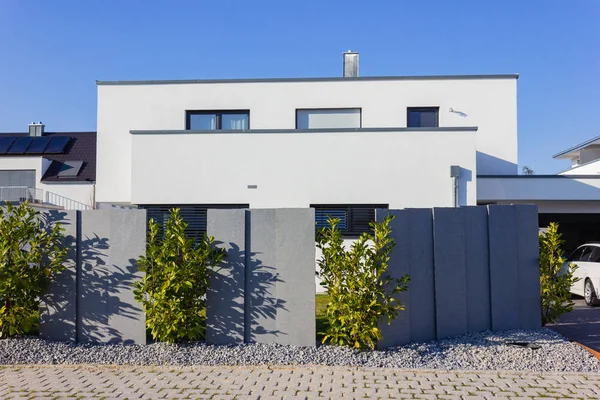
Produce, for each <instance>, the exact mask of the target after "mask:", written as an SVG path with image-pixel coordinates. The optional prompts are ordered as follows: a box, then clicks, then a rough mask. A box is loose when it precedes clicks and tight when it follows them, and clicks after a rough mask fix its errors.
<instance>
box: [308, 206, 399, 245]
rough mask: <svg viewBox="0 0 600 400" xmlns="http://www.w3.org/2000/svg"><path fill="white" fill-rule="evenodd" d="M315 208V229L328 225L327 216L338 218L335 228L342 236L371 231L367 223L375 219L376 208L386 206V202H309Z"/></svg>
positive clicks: (358, 234) (357, 234)
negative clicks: (333, 203) (350, 203)
mask: <svg viewBox="0 0 600 400" xmlns="http://www.w3.org/2000/svg"><path fill="white" fill-rule="evenodd" d="M311 207H312V208H314V209H315V222H316V226H317V229H319V228H327V227H329V222H328V221H329V217H332V218H337V219H339V220H340V222H339V224H338V225H337V228H338V229H340V230H341V231H342V235H343V236H346V237H347V236H351V237H353V236H360V235H361V234H362V233H363V232H370V233H372V229H371V227H370V226H369V223H371V222H374V221H375V210H376V209H377V208H386V209H387V208H388V205H387V204H352V205H349V204H344V205H339V204H338V205H332V204H311Z"/></svg>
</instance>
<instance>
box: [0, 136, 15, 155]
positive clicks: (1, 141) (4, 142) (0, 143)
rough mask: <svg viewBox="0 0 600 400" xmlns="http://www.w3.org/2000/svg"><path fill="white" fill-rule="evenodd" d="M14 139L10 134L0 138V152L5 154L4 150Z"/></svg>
mask: <svg viewBox="0 0 600 400" xmlns="http://www.w3.org/2000/svg"><path fill="white" fill-rule="evenodd" d="M14 141H15V138H14V137H12V136H11V137H3V138H0V154H6V151H7V150H8V148H9V147H10V145H11V144H13V142H14Z"/></svg>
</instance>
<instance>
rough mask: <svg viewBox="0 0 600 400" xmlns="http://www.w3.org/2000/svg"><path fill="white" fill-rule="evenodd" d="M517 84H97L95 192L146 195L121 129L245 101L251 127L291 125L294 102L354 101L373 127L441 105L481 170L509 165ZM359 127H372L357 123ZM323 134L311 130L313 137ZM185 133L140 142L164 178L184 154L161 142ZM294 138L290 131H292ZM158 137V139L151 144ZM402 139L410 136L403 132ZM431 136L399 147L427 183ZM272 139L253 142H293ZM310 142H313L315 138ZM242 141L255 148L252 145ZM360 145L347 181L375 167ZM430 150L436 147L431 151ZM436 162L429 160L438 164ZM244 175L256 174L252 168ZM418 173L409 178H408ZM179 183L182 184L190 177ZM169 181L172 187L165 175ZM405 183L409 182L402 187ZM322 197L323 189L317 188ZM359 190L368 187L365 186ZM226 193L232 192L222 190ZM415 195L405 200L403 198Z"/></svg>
mask: <svg viewBox="0 0 600 400" xmlns="http://www.w3.org/2000/svg"><path fill="white" fill-rule="evenodd" d="M516 87H517V84H516V79H515V78H503V79H491V78H488V79H431V80H423V79H418V80H359V81H355V80H347V81H344V80H337V81H319V82H252V83H247V82H246V83H190V84H152V85H99V86H98V129H97V131H98V161H97V170H98V172H97V200H98V201H102V202H115V203H121V202H122V203H129V202H132V201H133V202H135V201H147V200H148V199H142V198H141V196H140V194H141V193H142V192H141V191H140V190H141V189H139V186H140V182H143V183H144V184H146V183H147V181H148V180H149V179H148V178H146V179H144V178H143V177H142V175H143V174H142V172H141V170H140V168H138V167H136V171H135V172H134V173H133V174H132V151H136V156H135V157H138V158H139V156H140V154H139V152H138V151H137V150H134V149H132V141H133V140H137V139H133V138H132V137H131V135H130V134H129V131H130V130H182V129H185V111H186V110H220V109H249V110H250V128H251V129H294V128H295V119H296V118H295V117H296V116H295V113H296V109H298V108H346V107H347V108H361V109H362V126H363V127H364V128H367V127H372V128H378V127H406V109H407V107H418V106H439V107H440V115H439V125H440V126H441V127H456V126H477V127H479V130H478V132H477V135H476V146H475V148H476V150H477V151H478V152H479V154H478V155H477V163H478V171H479V173H482V174H514V173H516V172H517V104H516ZM450 108H453V109H454V110H455V111H459V112H462V113H464V114H465V115H466V116H460V115H459V114H458V113H456V112H450V111H449V109H450ZM363 135H371V134H370V133H363ZM325 137H326V136H319V139H321V138H325ZM369 137H370V140H379V138H377V137H375V136H369ZM241 138H242V136H239V135H230V136H229V137H228V139H227V144H225V143H224V142H223V140H221V139H217V140H216V142H215V143H214V144H216V145H220V146H223V145H225V146H226V147H227V146H229V144H232V145H233V146H234V147H236V146H238V145H236V144H233V141H234V140H235V141H239V142H244V140H243V139H241ZM253 138H256V136H253ZM186 140H187V139H185V136H173V137H171V138H169V140H164V139H159V140H158V142H156V144H152V145H150V144H148V145H147V147H146V148H145V150H146V151H150V152H151V155H152V157H153V158H154V163H155V164H159V165H162V166H163V168H162V170H161V171H154V172H157V173H159V174H160V176H164V177H165V179H167V178H172V172H171V168H172V167H176V168H177V169H178V170H179V171H181V170H182V168H181V167H179V166H177V165H181V166H183V165H190V164H189V162H188V161H185V160H181V159H177V160H175V159H168V160H164V159H163V152H164V151H165V150H170V151H175V150H173V148H182V147H186V146H188V145H190V144H191V145H196V144H200V143H199V142H198V143H189V142H187V141H186ZM248 140H251V141H253V140H255V139H248ZM325 140H326V139H325ZM259 141H260V140H259ZM294 141H298V140H297V139H294ZM159 142H160V143H159ZM148 143H150V141H149V142H148ZM244 143H247V141H246V142H244ZM351 143H354V144H355V145H359V143H357V142H356V141H355V139H352V141H351ZM415 143H416V141H415ZM158 144H159V145H160V146H161V147H155V146H156V145H158ZM202 144H203V145H205V146H203V147H194V148H192V149H188V150H189V152H187V153H186V157H188V156H191V157H193V158H199V157H203V156H205V155H207V154H209V155H210V154H215V153H218V154H221V155H222V154H227V153H228V150H223V148H222V147H210V146H211V145H213V143H212V141H211V140H207V139H202ZM406 144H407V145H409V144H411V143H408V142H407V143H406ZM430 144H432V143H431V142H429V143H423V142H421V143H420V145H421V147H411V148H406V149H404V150H403V151H405V152H406V153H411V154H415V155H421V156H422V157H416V156H415V157H413V158H412V164H411V165H410V169H411V172H412V173H413V174H414V175H415V177H420V182H423V183H426V182H427V179H428V177H429V176H428V175H427V172H428V170H430V169H431V168H435V167H434V166H428V165H427V164H426V163H427V162H429V161H430V160H431V159H433V157H429V156H426V155H427V153H428V152H429V149H428V146H429V145H430ZM279 145H281V146H286V145H287V143H286V142H285V141H280V142H278V143H277V145H276V146H274V147H270V148H269V149H261V151H263V154H264V155H265V157H267V158H266V160H267V161H271V160H274V159H280V158H285V157H284V156H282V154H285V155H289V154H290V153H291V152H292V151H293V150H294V149H293V148H287V147H277V146H279ZM311 145H312V146H317V147H318V144H317V143H314V141H313V142H312V143H311ZM360 145H363V142H362V141H360ZM138 146H139V144H138ZM385 146H386V142H385V141H379V142H378V143H375V144H373V145H370V146H369V148H370V149H374V148H377V149H381V148H383V147H385ZM248 149H249V150H252V151H254V150H256V149H257V148H256V147H252V148H248ZM454 149H455V147H452V149H447V150H446V151H447V152H450V151H454ZM347 150H348V151H351V152H352V153H358V152H360V151H361V149H360V148H349V147H347ZM367 154H368V153H365V152H363V153H362V157H361V163H363V164H364V165H366V166H365V168H364V170H363V172H361V174H360V175H359V176H358V177H354V179H348V180H350V181H352V183H353V184H354V183H355V182H357V181H361V179H360V178H365V179H366V178H367V177H369V176H372V175H373V172H375V171H379V170H380V169H378V167H377V163H378V161H379V160H378V159H372V160H371V162H370V163H369V161H368V157H365V156H366V155H367ZM374 154H377V153H374ZM435 155H436V156H439V154H438V153H436V154H435ZM166 161H168V162H166ZM173 162H176V164H177V165H174V164H173ZM230 162H234V163H235V164H236V165H237V166H238V168H237V169H236V170H239V169H242V170H243V169H244V164H240V163H239V160H234V159H231V160H230ZM351 162H356V161H355V160H350V159H347V160H346V161H345V162H344V163H343V164H341V165H342V168H343V169H346V168H347V167H348V165H349V164H350V163H351ZM271 165H272V166H273V168H280V167H279V166H276V164H274V163H271ZM435 165H436V166H437V164H435ZM403 166H405V165H403ZM204 167H205V168H209V169H210V170H211V171H212V172H213V173H214V172H215V171H216V172H219V173H217V174H215V175H220V174H221V173H220V169H221V167H220V166H218V164H217V165H215V164H213V165H211V166H210V167H208V166H207V165H204ZM239 167H241V168H239ZM232 170H233V168H232ZM284 172H286V173H287V174H288V176H289V177H290V180H293V179H294V178H295V177H296V176H297V175H299V174H301V173H302V171H301V170H300V171H298V170H289V171H282V172H281V173H284ZM185 173H186V174H194V173H198V171H194V170H187V171H186V172H185ZM200 173H205V171H200ZM236 174H237V172H236ZM347 174H348V173H347V172H342V173H339V175H342V176H344V175H347ZM444 175H447V171H444ZM132 176H133V177H135V178H136V179H141V181H139V182H133V185H134V186H136V187H138V188H137V189H136V192H137V194H136V195H135V197H136V198H135V199H133V198H132V180H131V179H132ZM154 177H156V175H155V176H154ZM252 178H253V179H254V180H256V179H258V177H256V176H253V177H252ZM228 179H230V176H226V177H225V179H221V180H219V181H218V182H213V181H211V182H213V183H214V184H218V185H223V187H225V188H226V187H227V181H228ZM344 179H345V178H344ZM159 180H163V179H159ZM416 180H417V178H415V181H416ZM175 181H179V179H178V178H175ZM180 183H181V182H180ZM185 183H186V185H188V186H189V185H190V181H186V182H185ZM247 183H248V184H250V183H252V182H247ZM255 183H259V182H255ZM399 184H401V182H400V183H399ZM316 186H320V187H322V186H323V185H322V184H321V185H320V184H319V183H316ZM170 187H171V188H173V185H171V186H170ZM353 187H354V190H356V191H357V192H361V190H360V189H359V188H356V187H355V186H353ZM216 188H219V190H216ZM220 188H221V186H214V185H213V186H211V190H209V191H208V190H204V191H203V193H207V192H209V193H214V192H217V191H220ZM173 189H174V188H173ZM205 189H206V188H205ZM264 189H265V186H264V183H263V190H264ZM282 189H283V188H282ZM177 190H179V191H184V192H185V191H186V190H187V189H185V188H177ZM412 190H413V189H412V188H411V189H410V190H408V191H409V192H410V191H412ZM225 191H227V189H225ZM363 192H364V190H363ZM444 193H445V191H444ZM406 196H408V197H411V196H412V195H411V194H407V195H406ZM444 196H445V194H444ZM324 197H327V196H325V195H324ZM331 197H335V196H331ZM362 197H367V196H366V195H363V196H362ZM290 199H291V197H290ZM229 201H238V200H236V199H230V200H229ZM349 201H350V200H349V199H345V202H349ZM443 201H445V200H443ZM261 202H263V203H269V200H268V199H265V200H264V201H261ZM292 202H293V203H296V202H303V201H299V200H298V201H291V200H290V201H286V203H292ZM413 203H414V202H411V204H413ZM431 203H437V200H431V199H430V198H428V197H421V198H420V199H419V204H421V205H423V206H425V204H431Z"/></svg>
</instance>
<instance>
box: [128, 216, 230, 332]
mask: <svg viewBox="0 0 600 400" xmlns="http://www.w3.org/2000/svg"><path fill="white" fill-rule="evenodd" d="M186 228H187V224H186V223H185V222H184V221H183V218H182V217H181V216H180V215H179V209H173V210H171V212H170V216H169V220H168V221H167V223H166V227H165V231H164V235H163V238H162V239H161V238H159V237H158V232H159V226H158V224H157V223H156V222H155V221H154V220H150V223H149V227H148V241H147V246H146V247H147V248H146V256H142V257H140V259H139V260H138V262H137V264H138V269H139V270H140V271H143V272H145V273H146V275H145V276H144V278H143V279H142V281H141V282H136V283H135V289H134V294H135V298H136V300H137V301H139V302H141V303H142V304H143V306H144V310H145V312H146V325H147V326H148V328H150V332H151V334H152V337H153V338H154V339H155V340H159V341H163V342H169V343H174V342H179V341H182V340H198V339H201V338H203V337H204V336H205V332H206V323H205V319H206V291H207V289H208V270H209V268H211V267H213V266H216V265H218V264H219V263H220V262H221V260H222V259H223V257H224V256H225V251H224V250H223V249H219V248H217V247H215V246H214V238H212V237H208V236H206V234H205V235H204V237H203V238H202V240H200V241H198V242H197V243H196V242H195V241H194V239H192V238H189V237H187V235H186V233H185V229H186Z"/></svg>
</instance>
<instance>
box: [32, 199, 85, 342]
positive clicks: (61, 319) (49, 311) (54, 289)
mask: <svg viewBox="0 0 600 400" xmlns="http://www.w3.org/2000/svg"><path fill="white" fill-rule="evenodd" d="M78 216H79V213H78V212H77V211H63V210H52V211H49V212H45V213H42V218H43V220H44V221H45V223H46V224H48V225H47V226H48V229H51V227H52V226H53V225H54V224H55V223H60V225H61V226H62V228H63V229H64V231H63V234H64V238H63V243H62V245H63V246H65V247H66V248H67V250H68V252H67V259H66V261H65V263H64V267H65V269H64V270H63V271H62V272H60V273H59V274H58V275H57V276H56V278H55V279H54V280H53V281H52V282H51V283H50V287H49V288H48V290H47V292H46V293H45V294H44V295H43V296H42V298H41V301H40V336H41V337H43V338H45V339H52V340H60V341H68V342H75V341H76V340H77V332H76V326H77V309H76V308H77V291H76V290H75V286H76V285H77V260H78V258H77V226H78Z"/></svg>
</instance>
